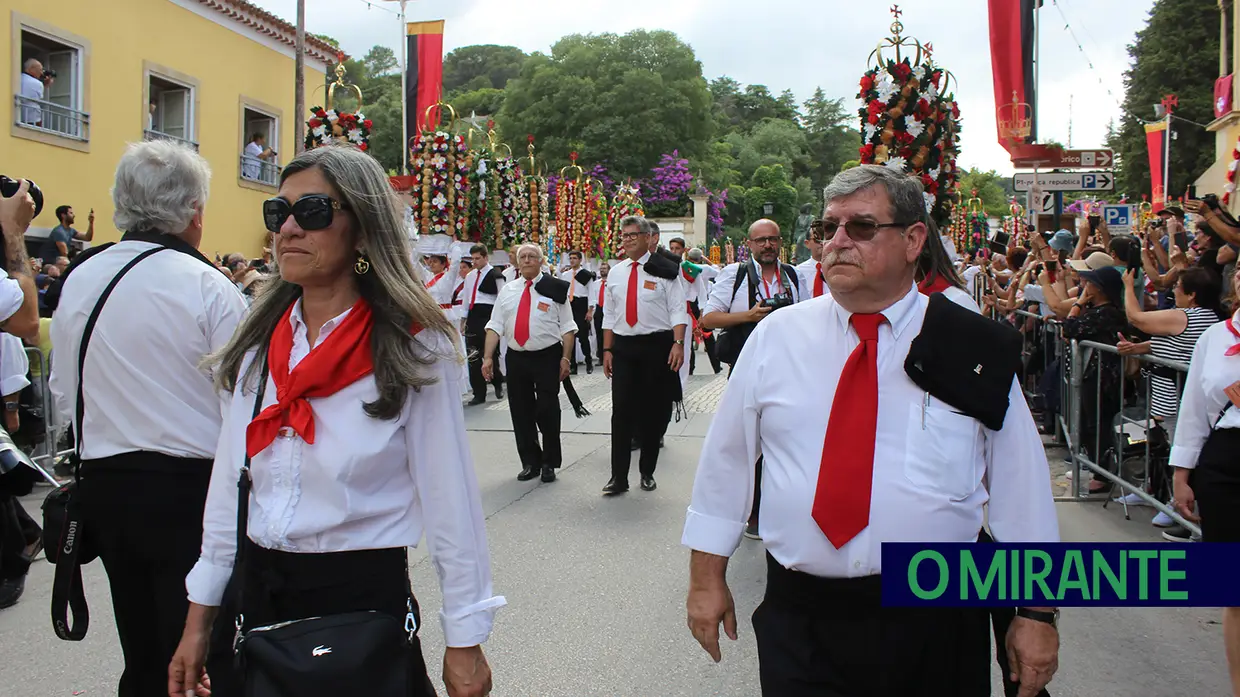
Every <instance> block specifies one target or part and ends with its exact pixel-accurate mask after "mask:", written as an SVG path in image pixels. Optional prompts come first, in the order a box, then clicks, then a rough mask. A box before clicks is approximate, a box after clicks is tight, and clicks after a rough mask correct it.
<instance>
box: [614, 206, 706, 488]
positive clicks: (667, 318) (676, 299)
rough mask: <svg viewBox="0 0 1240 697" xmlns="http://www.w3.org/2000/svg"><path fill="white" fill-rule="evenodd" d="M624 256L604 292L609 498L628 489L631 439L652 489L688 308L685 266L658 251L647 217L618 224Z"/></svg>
mask: <svg viewBox="0 0 1240 697" xmlns="http://www.w3.org/2000/svg"><path fill="white" fill-rule="evenodd" d="M620 231H621V238H622V240H623V244H624V253H625V257H626V258H625V260H624V261H622V262H620V263H618V264H616V265H615V267H614V268H613V269H612V271H611V274H610V275H609V276H608V279H607V280H608V283H607V286H606V288H605V289H604V291H603V373H604V374H605V375H606V376H607V377H609V378H614V379H613V380H612V386H611V401H612V413H611V480H610V481H608V482H607V486H605V487H603V493H604V494H606V495H615V494H623V493H624V492H626V491H628V490H629V467H630V465H631V459H632V443H633V439H634V438H636V439H637V441H638V442H639V443H640V444H641V455H640V458H639V460H638V469H639V471H640V473H641V488H642V490H643V491H654V489H655V481H654V470H655V466H656V465H657V464H658V460H659V444H660V441H662V440H663V434H664V433H666V432H667V425H668V423H669V422H670V421H671V419H672V407H673V405H674V403H675V402H677V401H679V400H680V398H681V385H680V366H681V365H682V364H683V363H684V360H685V331H686V329H687V327H688V324H689V313H688V311H687V310H686V308H685V288H684V285H683V284H682V283H681V282H680V265H679V264H677V263H676V262H673V261H671V260H669V259H668V258H667V257H665V256H663V255H661V254H658V253H656V252H655V248H656V245H657V244H658V241H659V239H658V235H657V234H652V233H653V229H652V227H651V224H650V221H648V220H646V219H645V218H642V217H639V216H627V217H625V218H624V219H623V220H621V221H620Z"/></svg>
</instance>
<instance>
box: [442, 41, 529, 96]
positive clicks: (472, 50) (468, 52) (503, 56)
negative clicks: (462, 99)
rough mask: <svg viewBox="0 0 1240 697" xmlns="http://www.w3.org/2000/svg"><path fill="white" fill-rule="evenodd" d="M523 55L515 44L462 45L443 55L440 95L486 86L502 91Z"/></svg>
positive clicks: (516, 73) (518, 66)
mask: <svg viewBox="0 0 1240 697" xmlns="http://www.w3.org/2000/svg"><path fill="white" fill-rule="evenodd" d="M525 57H526V56H525V52H524V51H522V50H521V49H519V48H517V47H516V46H495V45H492V44H480V45H476V46H462V47H461V48H458V49H456V50H455V51H452V52H450V53H448V55H446V56H444V57H443V90H444V94H455V93H460V92H471V91H474V90H479V89H483V88H487V87H489V88H491V89H497V90H502V89H504V88H505V87H507V86H508V81H509V80H511V79H513V78H514V77H516V76H517V75H518V74H519V73H520V72H521V65H522V64H523V63H525ZM453 106H456V105H455V104H453Z"/></svg>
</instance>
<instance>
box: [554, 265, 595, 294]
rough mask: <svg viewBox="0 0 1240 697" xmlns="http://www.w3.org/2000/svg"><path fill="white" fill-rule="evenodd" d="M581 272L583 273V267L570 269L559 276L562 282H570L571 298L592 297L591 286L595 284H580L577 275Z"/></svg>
mask: <svg viewBox="0 0 1240 697" xmlns="http://www.w3.org/2000/svg"><path fill="white" fill-rule="evenodd" d="M580 271H581V267H577V268H576V269H573V268H571V267H570V268H568V269H565V270H564V271H561V272H560V274H559V277H560V280H561V281H567V282H568V292H569V297H570V298H586V297H589V295H590V286H591V285H592V284H593V283H594V282H593V281H591V282H590V283H584V284H583V283H578V282H577V274H578V273H579V272H580ZM596 276H597V274H596Z"/></svg>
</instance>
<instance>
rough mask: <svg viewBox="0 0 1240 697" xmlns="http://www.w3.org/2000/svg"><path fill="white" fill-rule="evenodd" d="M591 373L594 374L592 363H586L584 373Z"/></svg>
mask: <svg viewBox="0 0 1240 697" xmlns="http://www.w3.org/2000/svg"><path fill="white" fill-rule="evenodd" d="M593 374H594V364H593V363H586V375H593Z"/></svg>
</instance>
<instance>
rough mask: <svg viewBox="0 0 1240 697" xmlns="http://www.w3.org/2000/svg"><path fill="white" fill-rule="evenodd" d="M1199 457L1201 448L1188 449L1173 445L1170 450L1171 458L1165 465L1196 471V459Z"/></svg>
mask: <svg viewBox="0 0 1240 697" xmlns="http://www.w3.org/2000/svg"><path fill="white" fill-rule="evenodd" d="M1200 455H1201V448H1189V447H1187V446H1183V445H1175V446H1172V448H1171V457H1170V458H1168V462H1167V464H1169V465H1171V466H1172V467H1179V468H1180V469H1186V470H1191V469H1196V468H1197V457H1198V456H1200Z"/></svg>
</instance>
